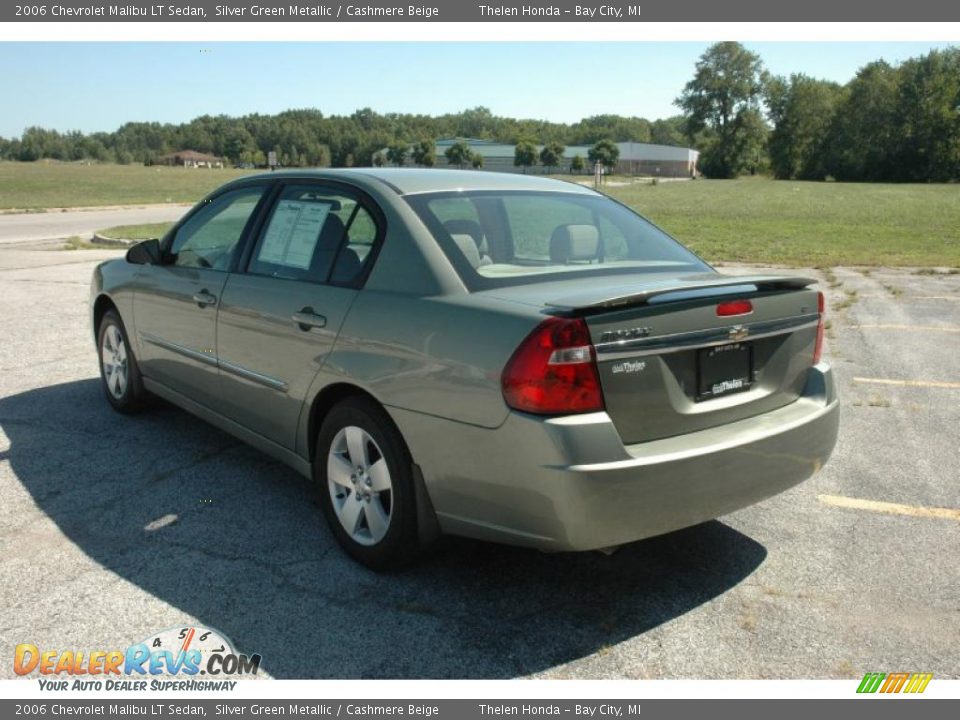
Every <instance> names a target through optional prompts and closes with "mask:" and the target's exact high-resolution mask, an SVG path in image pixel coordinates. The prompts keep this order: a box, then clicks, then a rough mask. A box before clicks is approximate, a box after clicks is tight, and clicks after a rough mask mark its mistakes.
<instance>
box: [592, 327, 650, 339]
mask: <svg viewBox="0 0 960 720" xmlns="http://www.w3.org/2000/svg"><path fill="white" fill-rule="evenodd" d="M650 330H651V328H648V327H635V328H626V329H624V330H607V331H606V332H605V333H603V334H602V335H601V336H600V342H602V343H608V342H623V341H624V340H636V339H637V338H645V337H647V336H648V335H649V334H650Z"/></svg>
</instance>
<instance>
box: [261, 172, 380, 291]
mask: <svg viewBox="0 0 960 720" xmlns="http://www.w3.org/2000/svg"><path fill="white" fill-rule="evenodd" d="M378 237H379V227H378V226H377V223H376V221H375V220H374V218H373V216H372V215H371V214H370V212H369V210H367V209H366V208H365V207H363V206H362V205H361V204H360V202H359V200H358V198H356V197H354V196H353V195H351V194H350V193H349V192H346V191H344V190H341V189H339V188H337V189H333V188H326V187H320V186H316V185H291V186H288V187H286V188H284V190H283V192H282V193H281V194H280V197H279V198H278V199H277V201H276V204H275V205H274V207H273V210H272V211H271V213H270V217H269V218H268V219H267V222H266V224H265V225H264V228H263V231H262V232H261V234H260V237H259V238H258V240H257V244H256V246H255V247H254V249H253V254H252V256H251V258H250V263H249V265H248V268H247V271H248V272H249V273H252V274H255V275H269V276H270V277H278V278H284V279H287V280H305V281H311V282H318V283H327V282H330V283H334V284H341V285H349V284H352V283H353V282H354V281H356V280H357V279H358V278H359V277H360V275H361V274H362V272H363V269H364V268H365V266H366V263H367V262H368V261H372V250H373V247H374V245H375V244H376V241H377V238H378Z"/></svg>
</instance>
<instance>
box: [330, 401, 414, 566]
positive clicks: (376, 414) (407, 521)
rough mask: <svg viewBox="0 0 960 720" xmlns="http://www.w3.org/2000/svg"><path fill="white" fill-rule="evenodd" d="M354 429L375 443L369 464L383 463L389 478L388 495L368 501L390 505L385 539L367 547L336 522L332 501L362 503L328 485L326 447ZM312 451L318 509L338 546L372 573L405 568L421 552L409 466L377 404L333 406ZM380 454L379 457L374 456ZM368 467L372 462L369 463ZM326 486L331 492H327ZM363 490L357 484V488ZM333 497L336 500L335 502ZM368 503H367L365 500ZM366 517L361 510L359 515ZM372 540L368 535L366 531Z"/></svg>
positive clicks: (407, 455) (346, 491)
mask: <svg viewBox="0 0 960 720" xmlns="http://www.w3.org/2000/svg"><path fill="white" fill-rule="evenodd" d="M348 427H354V428H360V429H361V430H363V431H365V432H366V433H367V435H368V436H369V438H371V439H372V440H373V443H375V447H374V446H372V445H368V446H367V447H368V448H369V452H370V454H371V459H373V457H375V456H376V455H377V454H378V455H379V456H380V457H382V459H383V460H384V461H385V462H386V466H387V468H388V469H389V473H390V477H389V480H390V485H391V489H390V490H389V493H388V494H389V497H386V495H387V493H373V494H374V497H373V499H372V502H374V503H376V502H381V505H380V507H381V508H382V507H384V506H385V504H386V503H387V502H389V522H388V524H387V530H386V534H384V535H383V537H382V539H379V540H378V541H376V542H374V541H373V538H372V537H371V538H367V544H364V543H361V542H358V540H357V539H355V538H354V536H352V535H351V534H350V533H349V532H347V530H346V528H345V526H344V524H343V523H342V522H341V520H340V518H339V517H338V514H337V511H336V510H335V508H334V503H335V502H341V501H342V502H343V503H344V504H346V503H347V502H348V501H349V502H353V501H354V500H356V501H357V502H358V503H360V505H359V507H363V502H364V501H363V500H362V499H361V498H357V496H356V494H355V493H354V494H353V495H351V490H350V489H349V488H344V487H343V486H341V485H337V484H332V485H331V483H330V482H329V479H328V473H327V466H328V462H329V459H330V451H331V447H332V446H333V443H334V441H335V440H337V439H338V436H340V434H341V431H344V432H346V428H348ZM316 447H317V449H316V455H315V456H314V461H313V476H314V479H315V480H316V483H317V493H318V498H319V502H320V507H321V508H323V514H324V516H325V517H326V519H327V523H328V524H329V525H330V530H331V531H332V532H333V534H334V536H335V537H336V539H337V542H338V543H339V545H340V547H342V548H343V550H344V551H345V552H346V553H347V554H348V555H349V556H350V557H351V558H353V559H354V560H356V561H357V562H359V563H361V564H363V565H366V566H367V567H369V568H371V569H373V570H396V569H399V568H401V567H403V566H405V565H407V564H409V563H410V562H411V561H412V560H413V559H414V558H415V557H416V556H417V555H418V554H419V553H420V550H421V547H420V541H419V536H418V532H417V503H416V495H415V488H414V482H413V461H412V459H411V457H410V451H409V450H408V449H407V445H406V443H405V442H404V441H403V437H402V436H401V435H400V431H399V430H397V428H396V426H395V425H394V424H393V421H392V420H391V419H390V417H389V416H388V415H387V414H386V412H385V411H384V410H383V408H381V407H380V406H379V405H377V403H375V402H373V401H372V400H370V399H368V398H362V397H355V398H349V399H347V400H344V401H343V402H341V403H339V404H338V405H336V406H335V407H334V408H333V409H332V410H331V411H330V413H329V414H328V415H327V417H326V419H325V420H324V421H323V424H322V425H321V427H320V431H319V433H318V436H317V446H316ZM378 451H379V452H378ZM371 464H373V463H371ZM331 487H333V488H334V489H333V490H331ZM360 487H362V483H360ZM335 493H336V494H338V495H339V498H336V497H335ZM366 502H367V503H368V504H369V503H370V502H371V500H369V499H368V500H367V501H366ZM361 512H365V511H361ZM365 522H366V519H365V518H360V519H359V527H360V528H361V529H360V530H359V532H364V530H363V525H364V523H365ZM370 534H371V535H372V532H370Z"/></svg>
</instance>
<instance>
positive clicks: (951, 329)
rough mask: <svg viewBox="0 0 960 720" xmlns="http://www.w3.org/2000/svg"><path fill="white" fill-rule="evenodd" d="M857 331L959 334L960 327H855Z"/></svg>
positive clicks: (880, 325)
mask: <svg viewBox="0 0 960 720" xmlns="http://www.w3.org/2000/svg"><path fill="white" fill-rule="evenodd" d="M854 327H855V328H856V329H858V330H863V329H869V330H923V331H926V332H948V333H960V327H951V326H943V325H885V324H878V325H855V326H854Z"/></svg>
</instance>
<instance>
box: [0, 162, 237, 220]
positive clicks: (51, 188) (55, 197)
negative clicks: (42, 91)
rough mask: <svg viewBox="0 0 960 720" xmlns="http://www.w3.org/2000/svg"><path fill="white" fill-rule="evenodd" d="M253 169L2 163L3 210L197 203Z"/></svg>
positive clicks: (0, 194) (0, 195)
mask: <svg viewBox="0 0 960 720" xmlns="http://www.w3.org/2000/svg"><path fill="white" fill-rule="evenodd" d="M250 172H251V171H250V170H231V169H223V170H214V169H207V168H195V169H192V168H181V167H144V166H142V165H81V164H76V163H54V162H36V163H15V162H0V211H2V210H9V209H12V208H16V209H21V210H34V209H38V208H51V207H85V206H95V205H139V204H152V203H194V202H196V201H197V200H199V199H200V198H201V197H203V196H204V195H206V194H207V193H208V192H210V191H211V190H213V189H214V188H216V187H217V186H218V185H222V184H223V183H225V182H227V180H230V179H231V178H235V177H239V176H240V175H245V174H250Z"/></svg>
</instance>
